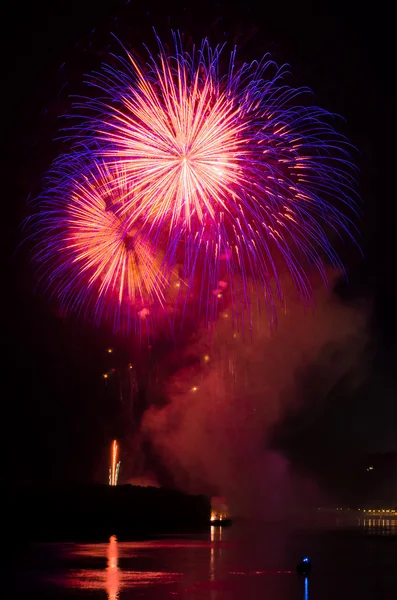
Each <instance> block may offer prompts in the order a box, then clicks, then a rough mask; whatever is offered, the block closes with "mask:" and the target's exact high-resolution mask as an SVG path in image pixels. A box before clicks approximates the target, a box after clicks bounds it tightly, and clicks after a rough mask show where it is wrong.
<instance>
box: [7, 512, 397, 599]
mask: <svg viewBox="0 0 397 600" xmlns="http://www.w3.org/2000/svg"><path fill="white" fill-rule="evenodd" d="M306 554H307V555H308V556H310V558H311V561H312V565H313V570H312V574H311V576H310V578H309V579H308V580H305V578H303V577H301V576H298V575H297V574H296V572H295V567H296V564H297V562H298V561H299V560H300V558H301V557H303V556H304V555H306ZM8 558H9V564H10V568H9V569H8V574H7V577H6V579H5V580H3V586H2V587H3V593H4V583H5V596H4V595H3V593H1V598H4V599H5V600H25V599H26V600H30V599H32V598H40V599H41V600H61V599H66V598H78V599H82V600H83V599H84V598H86V599H87V600H90V599H92V600H99V599H103V600H117V599H118V600H130V599H132V598H143V599H147V600H154V599H155V600H157V599H158V600H162V599H163V598H175V599H177V598H185V599H189V598H191V599H192V600H255V599H256V598H258V599H261V600H262V599H267V600H297V599H299V600H303V599H305V600H309V599H310V600H328V599H332V600H347V599H348V600H355V599H357V600H366V599H371V600H382V599H387V600H392V599H393V600H395V599H396V598H397V520H394V521H393V520H384V521H380V520H370V519H367V520H365V521H361V522H359V521H356V522H355V523H352V524H350V525H347V524H346V523H344V524H342V523H337V522H335V523H333V524H332V525H331V524H328V525H327V526H325V525H324V524H323V525H319V524H317V525H315V526H313V525H312V526H310V527H309V526H299V527H297V526H295V527H291V526H285V525H284V526H283V525H258V524H249V525H248V524H244V525H243V524H234V525H233V526H232V527H230V528H225V529H219V528H214V527H212V528H210V529H209V531H208V534H202V535H199V536H197V535H196V536H189V535H185V536H179V537H163V538H160V539H152V540H146V541H134V542H130V541H122V540H117V539H116V538H115V537H112V538H110V540H107V541H103V542H101V543H73V544H72V543H67V544H66V543H53V544H35V545H33V544H30V545H26V544H25V545H18V544H17V543H16V542H15V540H10V541H9V557H8Z"/></svg>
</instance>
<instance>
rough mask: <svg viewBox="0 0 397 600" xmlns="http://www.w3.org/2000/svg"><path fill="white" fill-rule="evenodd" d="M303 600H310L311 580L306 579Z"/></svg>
mask: <svg viewBox="0 0 397 600" xmlns="http://www.w3.org/2000/svg"><path fill="white" fill-rule="evenodd" d="M303 600H309V578H308V577H305V583H304V588H303Z"/></svg>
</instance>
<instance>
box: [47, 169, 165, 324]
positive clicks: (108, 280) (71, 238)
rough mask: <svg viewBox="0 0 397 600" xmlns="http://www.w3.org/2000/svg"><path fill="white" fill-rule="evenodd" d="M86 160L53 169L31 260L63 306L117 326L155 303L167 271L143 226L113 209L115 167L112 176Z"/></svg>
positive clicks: (118, 179) (117, 202)
mask: <svg viewBox="0 0 397 600" xmlns="http://www.w3.org/2000/svg"><path fill="white" fill-rule="evenodd" d="M92 166H93V167H94V169H95V170H93V171H88V170H87V169H86V168H85V165H82V164H81V163H80V162H73V161H72V163H70V164H69V168H68V169H67V170H66V172H65V169H62V171H60V170H56V177H55V178H54V179H53V185H52V186H51V187H50V189H49V193H48V194H47V197H46V200H45V201H44V200H43V202H42V210H41V212H40V214H39V220H40V224H41V227H42V230H44V231H45V233H46V235H45V236H44V237H43V238H42V241H41V243H40V244H39V247H38V251H37V253H36V260H37V263H38V264H39V266H40V268H41V270H42V276H43V279H44V280H45V282H46V285H47V286H48V288H49V289H51V290H52V291H53V293H55V294H56V296H57V299H58V301H59V303H60V305H61V306H62V307H63V308H65V309H66V310H67V311H73V312H81V313H83V315H84V316H86V317H89V318H93V320H94V321H95V322H98V323H99V322H100V321H101V319H102V318H105V319H106V320H112V321H113V323H114V326H115V328H117V327H118V326H119V325H120V322H121V321H122V320H125V319H126V320H127V321H130V323H132V322H133V321H134V315H135V316H136V317H137V318H139V319H140V320H142V319H145V318H146V316H148V315H149V314H150V313H151V310H152V309H153V307H154V306H159V307H160V308H161V307H163V305H164V302H165V296H164V291H165V289H166V287H167V285H168V279H167V277H169V274H167V270H166V268H165V267H164V266H163V264H162V259H161V257H160V255H159V253H155V252H154V250H153V247H152V245H151V244H150V241H149V239H148V236H147V235H146V234H145V231H144V230H143V229H142V228H139V227H138V224H135V226H134V227H132V226H130V225H129V223H128V216H127V214H126V213H125V211H120V207H122V206H123V197H124V195H125V194H126V193H127V192H126V190H127V188H126V182H125V177H124V176H123V173H122V171H121V170H118V171H117V172H116V171H115V172H114V176H112V175H110V173H109V171H108V169H107V168H106V167H105V166H104V165H102V166H101V165H100V164H93V165H92ZM83 167H84V168H83ZM61 172H62V176H60V173H61ZM121 212H122V214H120V213H121Z"/></svg>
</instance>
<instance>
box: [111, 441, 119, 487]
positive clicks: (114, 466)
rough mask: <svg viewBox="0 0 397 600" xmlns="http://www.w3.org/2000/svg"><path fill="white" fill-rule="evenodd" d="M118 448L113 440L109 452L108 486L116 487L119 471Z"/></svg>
mask: <svg viewBox="0 0 397 600" xmlns="http://www.w3.org/2000/svg"><path fill="white" fill-rule="evenodd" d="M118 455H119V448H118V444H117V440H113V443H112V449H111V452H110V469H109V485H112V486H114V485H117V482H118V478H119V471H120V461H118V460H117V459H118Z"/></svg>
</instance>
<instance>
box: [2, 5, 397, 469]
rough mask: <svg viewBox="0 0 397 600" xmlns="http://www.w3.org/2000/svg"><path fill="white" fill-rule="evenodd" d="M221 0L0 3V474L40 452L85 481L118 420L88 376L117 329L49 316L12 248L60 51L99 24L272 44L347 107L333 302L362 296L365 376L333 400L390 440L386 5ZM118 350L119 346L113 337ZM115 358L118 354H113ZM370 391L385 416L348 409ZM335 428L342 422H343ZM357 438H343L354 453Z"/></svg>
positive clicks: (39, 457)
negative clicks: (346, 235) (348, 191)
mask: <svg viewBox="0 0 397 600" xmlns="http://www.w3.org/2000/svg"><path fill="white" fill-rule="evenodd" d="M229 4H230V3H228V2H220V3H217V2H212V3H211V2H208V3H207V2H197V3H194V4H193V3H190V4H188V3H187V1H186V2H185V3H183V2H179V3H177V2H174V1H168V2H163V3H158V6H157V5H156V3H154V2H152V1H150V0H149V1H146V2H144V3H140V4H138V3H134V2H133V0H131V2H130V3H125V2H116V1H113V2H110V1H109V2H102V3H101V2H99V3H98V2H92V1H91V0H88V1H87V0H81V1H80V2H76V1H75V0H71V1H69V2H63V1H62V2H57V3H52V4H50V5H48V3H46V2H36V3H26V5H21V4H17V3H15V4H14V3H13V4H12V5H11V4H10V5H9V7H8V9H7V10H6V12H5V13H4V14H3V28H4V30H5V32H6V36H5V39H4V40H3V42H5V47H4V50H3V65H2V71H3V73H2V79H3V82H4V90H5V91H4V96H3V100H4V104H3V123H2V133H3V135H2V142H3V144H2V145H3V152H4V157H5V158H3V162H2V166H3V178H2V182H3V185H2V196H3V198H2V206H3V213H2V215H3V219H2V230H3V234H4V239H5V256H6V260H5V263H6V267H5V273H4V278H3V290H4V292H3V296H4V301H5V308H4V310H3V317H4V329H5V342H4V345H3V356H4V357H5V363H3V378H2V387H3V394H2V419H1V424H2V430H3V433H2V440H3V441H5V444H6V453H5V456H6V468H5V469H4V470H2V478H3V477H4V478H6V477H10V476H11V477H12V480H15V481H29V480H31V479H32V478H33V477H35V476H36V474H37V473H38V472H39V469H38V465H40V464H42V461H43V460H44V459H45V460H46V471H45V477H46V478H48V479H49V480H61V479H70V480H72V479H74V478H89V479H90V478H92V476H93V474H94V473H95V472H97V469H98V463H99V462H100V457H101V453H103V448H104V447H105V445H106V444H107V443H108V441H109V439H111V437H112V436H113V435H118V431H119V427H120V424H119V422H118V421H119V419H120V417H119V416H118V414H117V412H118V410H117V403H113V404H112V401H111V400H109V398H107V397H106V396H105V395H104V394H103V393H102V392H99V391H98V383H97V381H98V376H99V375H100V373H101V372H102V371H103V369H104V368H106V360H107V357H106V355H105V353H104V349H105V348H106V347H107V345H109V344H111V345H113V343H114V340H112V337H111V336H110V335H109V334H108V333H105V332H98V331H92V330H91V329H90V328H88V327H84V326H82V325H76V324H74V323H73V322H71V321H68V320H65V319H60V318H59V317H58V316H57V315H55V314H54V312H52V311H51V309H50V307H49V304H48V302H47V301H46V300H45V299H44V298H43V297H42V296H41V295H40V294H39V293H36V292H35V289H34V286H35V282H34V275H33V273H32V271H31V268H30V266H29V263H28V256H27V251H26V250H25V249H22V250H19V251H16V248H17V246H18V244H19V243H20V241H21V240H22V238H23V233H22V232H21V229H20V224H21V221H22V220H23V219H24V218H25V217H26V216H27V215H28V212H29V207H28V206H27V203H26V202H27V198H28V196H29V195H30V194H34V193H35V192H37V190H38V185H39V180H40V176H41V175H42V173H43V171H44V170H45V169H46V168H47V167H48V166H49V164H50V161H51V159H52V158H53V157H54V155H55V149H56V144H52V143H51V142H50V140H51V138H53V137H55V135H56V116H57V112H58V111H59V110H62V98H63V97H64V95H65V93H66V92H65V91H63V92H62V91H61V90H60V88H61V86H62V83H63V82H64V79H65V76H64V71H63V70H62V69H61V70H60V67H61V65H63V64H64V63H65V65H66V66H65V67H63V69H64V70H65V69H66V71H67V70H68V69H69V72H72V70H71V69H70V65H76V63H77V62H78V61H79V57H81V56H83V55H84V52H83V50H84V48H85V49H86V50H87V52H86V54H85V55H84V56H88V58H87V59H86V60H87V64H90V59H89V54H90V52H91V49H92V47H93V46H94V47H98V46H99V45H100V43H101V35H103V39H106V32H107V31H110V30H113V31H115V33H116V34H120V32H121V33H122V34H123V33H124V32H126V31H128V32H129V34H130V35H131V36H135V38H136V39H135V40H128V41H130V42H131V43H132V44H133V45H134V44H136V46H137V47H140V44H141V42H142V41H143V40H144V39H145V37H146V39H147V37H148V36H151V35H152V34H151V27H152V26H155V27H156V29H157V30H158V31H159V33H160V34H161V33H162V32H166V31H167V30H168V29H169V28H175V29H177V28H180V29H182V30H183V31H185V32H186V33H187V34H192V35H193V36H195V37H196V38H197V39H200V38H201V37H203V36H205V35H209V36H210V38H211V39H213V41H215V42H217V41H223V40H224V39H226V40H228V41H229V42H230V41H231V42H233V41H237V42H238V43H239V45H240V46H241V47H242V51H243V52H244V54H245V56H246V57H247V58H248V59H251V58H259V57H260V56H261V55H262V54H263V53H264V52H266V51H271V52H272V54H273V56H274V58H275V59H276V60H277V61H278V62H281V63H282V62H289V63H290V64H291V67H292V70H293V73H294V74H295V76H296V77H297V80H298V82H299V83H301V84H305V85H308V86H309V87H311V88H312V89H313V90H314V91H315V93H316V102H317V103H318V104H319V105H320V106H324V107H325V108H327V109H328V110H330V111H332V112H336V113H339V114H341V115H343V116H344V117H345V119H346V133H347V134H348V136H349V137H350V139H351V141H352V143H353V144H354V145H355V146H356V147H357V148H358V150H359V154H358V155H357V162H358V165H359V168H360V170H361V175H360V181H359V185H360V194H361V196H362V198H363V207H362V208H363V218H362V221H361V223H360V225H359V226H360V229H361V231H362V236H363V237H362V241H361V244H362V248H363V251H364V255H365V257H364V259H361V257H360V256H359V254H358V253H357V251H356V250H354V249H353V248H350V247H349V248H347V249H345V250H343V252H344V256H343V258H344V260H345V262H346V264H347V268H348V273H349V284H348V285H345V284H341V285H340V286H339V287H338V290H337V293H338V294H339V296H340V298H341V301H343V302H346V303H357V304H362V303H368V305H369V303H371V305H372V308H371V310H369V324H368V327H369V339H368V353H369V356H370V357H371V358H370V359H369V360H370V372H371V378H370V381H369V382H368V386H367V390H366V393H365V394H361V395H360V396H359V397H355V398H354V399H351V398H349V397H344V399H343V406H341V408H340V410H342V411H345V414H346V423H350V424H351V422H353V421H355V420H356V421H357V424H358V430H360V431H361V432H362V430H363V429H364V430H366V431H368V440H369V441H368V444H369V446H368V450H369V451H370V450H371V449H372V446H373V447H374V448H377V447H378V446H381V443H380V442H382V440H383V439H384V438H385V436H387V439H389V438H392V437H393V436H392V431H393V425H391V423H392V424H393V422H394V431H395V434H396V435H395V439H396V440H397V414H396V395H395V392H396V390H397V385H396V384H397V375H396V358H397V357H396V347H397V346H396V326H397V320H396V316H395V306H396V295H395V289H394V288H395V287H396V284H395V272H396V269H395V260H396V250H395V246H396V235H395V226H394V217H395V213H396V210H395V183H394V182H395V166H394V165H393V160H394V161H395V159H394V157H395V150H394V146H395V141H394V119H393V117H394V112H392V109H393V107H394V106H395V96H394V94H393V87H394V69H393V67H392V64H393V63H392V59H393V52H392V35H391V22H392V21H393V18H392V15H391V14H390V11H391V9H389V8H388V4H387V3H386V2H385V1H383V0H381V1H380V2H377V3H375V4H371V5H369V6H368V8H367V7H365V6H364V4H363V3H361V2H356V1H355V2H352V3H349V2H339V1H338V2H332V3H309V2H307V1H305V0H304V1H303V2H300V3H267V2H260V3H259V2H258V3H257V4H255V3H253V2H250V0H248V2H241V3H240V4H239V6H237V7H236V8H230V6H229ZM184 7H186V10H184ZM115 18H118V19H119V21H115V20H114V19H115ZM120 22H121V24H120ZM94 29H95V32H94V33H93V34H91V32H92V31H93V30H94ZM98 32H100V33H98ZM223 32H225V33H226V36H225V37H222V35H223ZM7 36H8V39H7ZM76 44H77V47H76ZM90 44H91V46H90ZM77 70H78V69H77ZM73 72H76V69H75V70H74V71H73ZM83 72H84V71H82V73H83ZM72 91H74V90H73V89H70V92H72ZM62 94H63V95H62ZM58 96H59V97H58ZM59 98H60V99H59ZM4 132H5V136H4ZM120 348H121V349H120V353H123V352H124V351H123V349H122V348H123V344H121V346H120ZM120 360H128V356H127V355H126V354H123V358H122V359H120ZM313 368H315V365H314V366H313ZM301 382H302V383H301V385H302V386H304V387H305V386H306V388H307V389H310V386H311V383H310V381H309V378H307V377H306V379H305V377H304V376H302V378H301ZM143 396H144V394H143ZM142 402H143V403H144V397H143V398H142ZM374 402H378V403H379V404H378V406H379V407H380V409H379V410H381V411H382V414H383V417H384V418H383V419H377V420H376V425H375V424H374V423H373V420H372V416H371V411H370V410H360V408H359V407H360V405H361V406H366V407H367V408H368V407H370V406H372V405H373V403H374ZM393 419H394V421H393ZM382 422H383V423H384V427H385V429H384V430H383V429H382V427H383V426H382ZM327 423H328V424H327ZM318 427H320V430H321V431H323V430H324V428H325V430H327V428H328V429H331V428H334V427H336V425H335V421H334V420H333V419H328V418H327V420H325V419H321V415H320V416H319V423H318V424H315V426H314V429H316V430H317V431H318ZM339 427H342V429H343V420H342V425H340V422H339ZM349 431H350V430H349ZM292 437H294V436H292ZM298 438H299V436H298ZM295 439H296V436H295V437H294V440H295ZM294 443H295V442H294ZM354 444H355V441H354V437H353V439H351V443H350V448H351V450H352V452H353V451H354ZM390 445H392V442H390ZM291 448H293V444H292V445H291ZM347 451H349V446H347ZM292 452H293V450H292ZM296 453H297V455H298V454H299V452H298V451H297V452H296ZM40 476H43V472H42V471H41V475H40Z"/></svg>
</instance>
